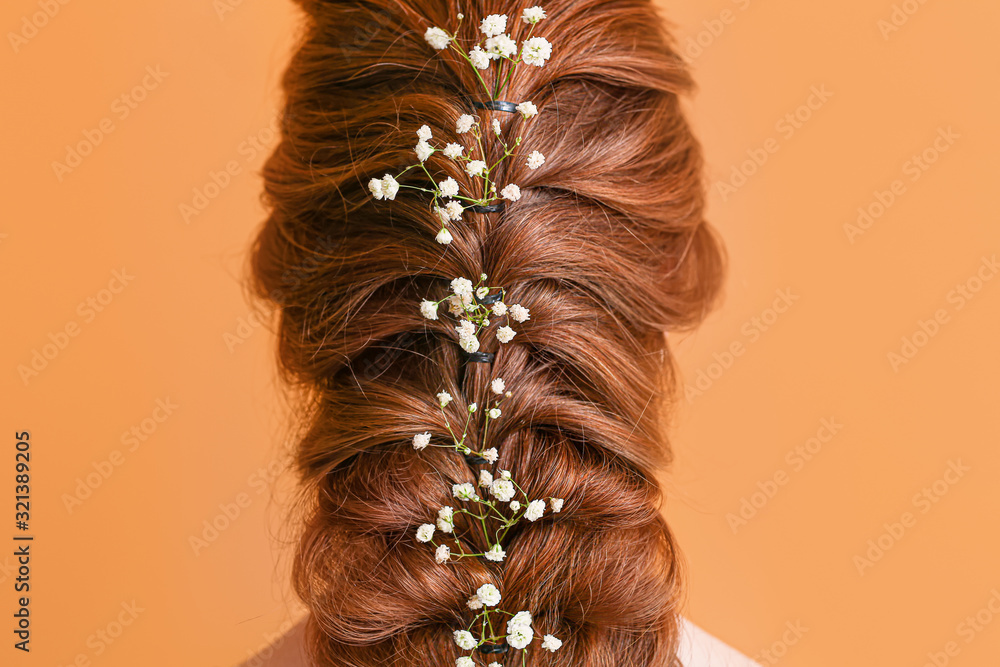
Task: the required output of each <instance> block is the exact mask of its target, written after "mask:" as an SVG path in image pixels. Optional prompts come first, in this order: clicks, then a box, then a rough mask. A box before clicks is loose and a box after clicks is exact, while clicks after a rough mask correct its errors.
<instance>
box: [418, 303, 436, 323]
mask: <svg viewBox="0 0 1000 667" xmlns="http://www.w3.org/2000/svg"><path fill="white" fill-rule="evenodd" d="M420 314H421V315H423V316H424V317H425V318H427V319H428V320H436V319H437V318H438V305H437V304H436V303H434V302H433V301H428V300H427V299H424V300H423V301H421V302H420Z"/></svg>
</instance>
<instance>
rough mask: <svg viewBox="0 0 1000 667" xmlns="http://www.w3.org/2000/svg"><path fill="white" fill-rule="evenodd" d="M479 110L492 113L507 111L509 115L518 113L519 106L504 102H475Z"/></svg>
mask: <svg viewBox="0 0 1000 667" xmlns="http://www.w3.org/2000/svg"><path fill="white" fill-rule="evenodd" d="M472 105H473V106H474V107H476V108H477V109H489V110H490V111H506V112H507V113H517V105H516V104H514V103H513V102H504V101H502V100H487V101H486V102H473V103H472Z"/></svg>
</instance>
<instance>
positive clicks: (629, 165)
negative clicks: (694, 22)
mask: <svg viewBox="0 0 1000 667" xmlns="http://www.w3.org/2000/svg"><path fill="white" fill-rule="evenodd" d="M300 1H301V5H302V7H303V8H304V9H305V11H306V14H307V27H306V32H305V35H304V37H303V39H302V43H301V45H300V47H299V49H298V51H297V53H296V54H295V56H294V57H293V59H292V62H291V63H290V65H289V67H288V70H287V73H286V76H285V79H284V88H285V93H286V96H287V105H286V109H285V125H284V133H283V137H282V141H281V143H280V145H279V147H278V148H277V149H276V151H275V153H274V154H273V156H272V157H271V158H270V160H269V161H268V163H267V165H266V168H265V179H266V201H267V203H268V205H269V207H270V210H271V214H270V217H269V219H268V221H267V223H266V225H265V226H264V228H263V229H262V230H261V232H260V234H259V237H258V239H257V243H256V246H255V252H254V257H253V271H254V278H255V285H256V289H257V292H258V294H259V295H260V296H261V297H263V298H264V299H266V300H268V301H270V302H273V303H274V304H276V305H277V306H279V307H280V324H279V327H278V339H279V353H280V359H281V364H282V369H283V371H284V372H285V374H286V378H287V379H288V380H289V382H291V383H293V384H294V385H296V386H298V387H301V388H302V389H303V390H304V392H303V393H304V395H305V396H306V397H307V398H306V399H305V400H306V405H305V408H304V409H305V416H304V420H305V422H306V428H305V429H304V431H303V435H302V437H301V440H300V442H299V443H298V445H297V456H296V461H297V465H298V469H299V472H300V474H301V477H302V484H303V489H304V491H303V493H304V497H305V499H306V503H307V507H306V514H307V519H306V522H305V526H304V529H303V532H302V536H301V541H300V543H299V547H298V553H297V557H296V563H295V573H294V577H295V586H296V590H297V592H298V594H299V595H300V596H301V598H302V599H303V601H304V602H305V603H306V604H307V606H308V607H309V609H310V611H311V615H310V622H309V636H310V652H311V656H312V660H313V661H314V663H315V664H317V665H323V666H327V665H330V666H333V665H337V666H348V665H350V666H355V667H362V666H364V667H369V666H372V667H373V666H375V665H379V666H386V665H404V664H405V665H413V664H420V665H442V666H444V665H453V664H455V656H456V655H457V649H456V646H455V642H454V640H453V637H452V631H453V630H454V629H455V628H464V627H466V626H467V625H468V623H469V621H470V620H471V618H472V617H473V616H474V612H473V611H471V610H470V609H469V607H468V606H467V605H466V603H467V601H468V600H469V597H470V595H472V594H473V593H475V591H476V590H477V588H479V587H480V586H482V585H483V584H486V583H492V584H494V585H495V586H496V587H497V588H498V589H499V590H500V591H501V592H502V593H503V604H504V606H505V607H506V608H507V609H509V610H510V611H517V610H519V609H530V610H531V611H532V614H533V617H534V625H535V627H536V628H537V629H538V631H539V632H545V633H551V634H553V635H555V636H557V637H559V638H561V639H562V640H563V646H562V647H561V648H560V649H559V650H558V651H555V652H549V651H542V650H538V649H537V648H532V649H531V650H529V651H528V652H527V653H523V654H522V655H518V654H517V652H514V651H510V652H509V653H507V654H506V655H503V654H500V655H495V656H493V655H478V657H476V661H477V664H482V665H487V664H489V663H492V662H494V661H496V662H499V663H503V664H505V665H507V667H514V665H519V664H522V660H523V664H524V665H531V666H535V665H565V666H567V667H568V666H570V665H572V666H574V667H579V666H588V667H589V666H595V667H596V666H601V667H604V666H607V667H612V666H614V667H619V666H625V665H634V666H637V667H638V666H640V665H641V666H642V667H648V666H650V665H655V666H661V665H671V664H673V663H674V658H673V656H674V653H675V650H676V641H677V620H676V619H677V611H678V610H677V604H678V599H679V590H680V589H679V572H678V564H679V556H678V554H677V552H676V550H675V546H674V543H673V540H672V538H671V535H670V532H669V530H668V529H667V526H666V524H665V522H664V520H663V519H662V517H661V515H660V513H659V504H660V500H661V493H660V489H659V486H658V484H657V481H656V474H657V470H658V469H659V468H660V467H661V466H663V465H665V464H666V463H667V462H668V461H669V455H668V449H667V447H666V442H665V438H664V436H663V434H662V418H663V417H664V415H665V413H666V410H667V408H669V405H670V402H671V397H672V396H673V381H672V374H671V358H670V355H669V351H668V350H667V347H666V341H665V337H664V333H665V332H666V331H668V330H670V331H675V330H679V329H684V328H689V327H691V326H694V325H695V324H697V323H698V322H699V321H700V320H701V319H702V317H703V316H704V314H705V313H706V312H707V310H708V309H709V307H710V306H711V303H712V301H713V299H714V298H715V296H716V294H717V292H718V289H719V284H720V281H721V273H722V254H721V249H720V247H719V245H718V243H717V241H716V239H715V237H714V234H713V233H712V231H711V229H710V228H709V226H708V225H707V224H706V223H705V222H704V220H703V217H702V209H703V197H704V190H703V183H702V180H701V170H702V164H701V153H700V148H699V145H698V143H697V142H696V140H695V139H694V138H693V136H692V134H691V132H690V130H689V128H688V125H687V124H686V122H685V120H684V118H683V115H682V113H681V110H680V106H679V98H678V96H679V95H682V94H684V93H686V92H687V91H689V89H690V88H691V86H692V83H691V80H690V78H689V75H688V73H687V71H686V69H685V67H684V66H683V64H682V62H681V61H680V59H679V58H678V57H677V55H676V53H675V52H674V51H673V50H672V49H671V45H670V41H669V37H668V36H667V34H666V33H665V31H664V29H663V27H662V24H661V21H660V19H659V17H658V16H657V15H656V13H655V11H654V9H653V7H652V5H651V3H650V2H649V0H551V1H550V2H548V3H546V4H545V6H544V7H545V10H546V12H547V17H546V19H545V22H544V34H545V36H546V38H547V39H549V41H551V42H552V43H553V44H555V45H557V48H556V49H555V50H554V52H553V54H552V58H551V60H550V61H549V62H548V63H546V65H545V66H544V67H530V66H522V67H521V68H520V69H519V70H518V74H517V76H516V77H514V79H513V80H512V83H511V85H510V88H509V89H508V91H507V93H506V94H505V99H508V100H511V101H514V102H519V101H522V100H531V101H533V102H534V104H535V105H536V106H537V108H538V109H539V115H538V117H537V118H534V119H532V120H531V124H530V126H529V125H527V124H526V121H525V119H523V118H522V117H521V116H520V115H519V114H510V113H506V112H502V111H486V110H482V111H478V112H476V113H477V114H478V117H479V120H480V123H481V125H483V126H484V127H487V128H488V127H489V126H490V123H491V121H492V119H493V118H496V119H498V120H500V122H501V127H502V132H503V134H504V136H505V137H506V138H507V139H508V141H511V140H513V138H514V137H517V136H523V137H524V140H523V142H522V144H521V146H520V148H519V151H518V154H519V155H521V154H524V155H527V154H528V153H530V152H531V151H534V150H537V151H540V152H541V153H543V154H544V155H545V156H546V160H545V163H544V164H543V165H541V166H540V167H537V168H536V169H531V168H529V167H528V166H527V165H526V164H525V160H524V159H523V157H519V158H516V159H514V158H512V159H510V160H507V161H505V162H503V163H502V166H501V168H500V171H499V172H498V174H497V181H498V183H500V184H504V183H517V184H518V185H520V189H521V198H520V199H519V200H517V201H514V202H511V201H508V202H506V204H507V205H506V207H505V208H504V210H502V211H501V212H496V213H472V212H468V211H467V212H466V213H465V214H464V215H463V217H462V220H461V221H459V222H453V223H451V225H450V230H451V233H452V235H453V240H452V241H451V243H450V244H449V245H447V246H445V245H442V244H440V243H438V242H436V241H435V234H436V233H437V232H438V230H439V228H440V226H441V221H440V220H439V219H438V218H437V216H436V215H434V214H433V213H432V212H431V211H430V206H429V205H430V197H429V196H426V195H423V194H420V193H417V192H416V191H410V190H406V191H405V192H406V194H405V196H403V194H402V193H403V191H400V192H401V194H400V196H398V197H396V198H395V200H393V201H375V200H373V198H372V197H371V195H370V194H369V193H368V192H367V190H366V183H367V182H368V180H369V179H370V178H372V177H379V176H381V175H382V174H383V173H385V172H387V171H389V172H398V171H399V170H400V169H401V168H403V167H405V166H407V165H409V164H412V163H413V162H414V156H413V144H414V143H415V140H416V139H415V136H416V135H415V134H414V132H415V131H416V129H417V128H418V127H420V126H421V125H427V126H429V128H430V129H431V131H432V132H433V134H434V136H435V137H442V138H444V140H446V141H449V142H457V143H462V144H463V145H464V148H465V149H466V151H467V152H470V151H472V150H473V149H474V148H475V146H474V142H473V141H472V140H471V139H470V137H469V135H458V134H456V132H455V122H456V119H457V118H458V117H459V116H460V115H462V114H467V113H472V112H473V111H472V109H473V107H472V102H473V101H476V100H481V99H483V93H482V89H481V87H480V84H479V82H478V81H477V79H476V76H475V73H474V72H473V71H472V70H471V68H469V67H468V64H467V63H463V62H461V61H460V60H459V59H457V58H442V57H439V56H438V54H436V53H435V51H434V50H432V49H431V48H430V47H429V46H428V43H427V42H426V41H425V40H424V38H423V34H424V31H425V30H426V28H427V27H428V26H431V25H448V24H449V22H450V21H452V20H453V17H454V15H455V14H457V13H458V12H459V11H461V12H463V13H464V15H465V19H464V22H463V23H462V28H461V33H460V36H461V35H463V34H464V35H466V36H469V37H471V36H472V35H473V33H474V31H475V30H476V28H477V26H478V25H479V22H480V20H481V19H482V18H483V17H485V16H487V15H488V14H494V13H507V14H509V15H510V16H512V17H515V18H516V17H517V16H519V15H520V13H521V11H522V10H523V9H524V8H526V7H529V6H531V5H532V4H534V3H523V2H509V3H502V2H482V1H472V2H464V3H454V2H445V1H443V0H410V1H402V0H400V1H398V2H394V1H392V0H372V1H370V2H352V1H338V2H333V1H319V0H308V1H307V0H300ZM525 28H526V27H525V26H523V25H513V24H512V25H511V26H510V29H511V30H512V31H513V32H514V34H513V35H512V36H513V37H515V39H516V38H517V34H516V33H517V32H518V31H519V30H522V29H525ZM490 72H491V70H490V71H486V70H484V71H483V74H482V75H483V76H484V78H486V83H487V84H488V85H492V84H493V82H492V80H491V79H489V78H488V77H489V76H490V75H491V74H490ZM485 150H486V152H487V155H490V154H493V155H492V158H493V159H494V160H495V159H496V158H497V157H499V153H497V152H496V147H495V146H494V145H490V144H487V145H486V146H485ZM426 164H427V165H428V169H429V170H430V171H431V173H440V174H442V175H448V176H451V177H453V178H454V179H455V180H456V181H457V182H458V184H459V186H460V188H461V189H462V190H463V191H465V192H469V191H473V190H474V189H475V188H476V187H477V185H476V179H475V178H474V177H472V176H470V175H469V174H468V173H466V172H465V171H464V170H463V169H461V166H460V165H459V164H458V163H456V162H455V161H453V160H448V159H446V158H445V157H443V156H442V155H441V154H440V152H438V153H435V154H434V155H432V156H431V157H430V158H429V159H428V160H427V163H426ZM422 178H423V179H425V178H426V177H425V176H424V174H423V173H422V172H420V171H417V172H415V173H408V174H407V175H406V176H404V177H401V178H400V183H402V184H404V185H406V184H407V183H420V182H421V179H422ZM480 274H486V275H487V276H488V277H489V284H491V285H502V286H503V289H504V290H505V291H504V294H505V301H507V302H508V303H515V302H516V303H520V304H523V305H524V306H526V307H528V308H529V309H530V313H531V315H530V319H529V320H528V321H526V322H523V323H522V324H519V325H518V328H517V334H516V336H515V338H514V339H513V340H512V341H511V342H509V343H507V344H501V343H499V342H498V340H497V338H496V337H495V335H494V334H495V332H496V331H497V329H498V327H499V326H500V325H501V321H500V320H501V318H494V320H495V321H493V322H491V323H490V324H489V326H488V328H487V330H486V331H485V332H484V333H483V334H482V335H481V336H480V338H481V340H482V351H483V352H487V353H494V354H495V355H496V357H495V361H494V362H493V363H473V362H470V360H469V358H468V355H467V354H466V353H465V352H463V350H462V349H461V348H460V347H459V345H458V344H457V342H456V341H457V335H456V332H455V327H454V324H455V321H454V319H452V318H448V317H445V316H442V317H441V318H439V319H438V320H430V319H426V318H425V317H423V316H422V315H421V313H420V310H419V309H418V306H419V304H420V302H421V300H423V299H431V300H433V301H438V300H440V299H444V298H445V297H447V296H448V294H449V284H450V283H451V281H452V280H453V279H454V278H457V277H466V278H470V279H472V281H473V282H475V280H476V279H477V278H478V277H479V276H480ZM442 315H443V313H442ZM497 377H502V378H504V379H505V380H506V381H507V386H508V388H509V389H510V390H511V396H510V397H509V398H507V399H506V400H505V401H504V403H503V416H502V418H500V419H498V420H496V422H495V423H491V424H490V427H489V430H488V434H487V437H486V440H487V441H485V442H483V441H481V440H482V433H481V431H479V430H478V429H472V430H470V431H469V434H468V440H467V441H466V442H467V444H468V445H469V446H470V447H471V448H472V449H473V450H477V451H481V450H483V449H485V448H486V447H496V449H497V450H498V451H499V461H498V462H497V463H496V465H489V464H486V465H482V464H470V463H469V462H468V461H467V460H466V458H464V457H463V456H462V454H461V453H459V452H457V451H455V450H453V449H447V448H441V447H429V448H427V449H424V450H421V451H417V450H416V449H415V448H414V447H413V446H412V444H411V443H412V441H413V436H414V434H416V433H420V432H429V433H431V434H432V438H433V439H434V440H440V441H442V442H445V441H446V438H447V433H448V429H449V428H450V427H454V426H455V425H456V424H458V423H461V421H462V420H463V419H465V416H466V415H468V406H469V404H470V403H472V402H478V403H479V405H483V406H486V405H487V404H488V401H489V400H490V397H491V393H490V392H491V389H490V386H491V382H492V381H493V380H494V379H495V378H497ZM441 391H446V392H448V393H450V394H451V395H452V396H453V397H454V400H453V402H452V403H450V404H449V405H448V406H447V408H445V409H444V410H442V409H441V408H440V406H439V405H438V403H437V401H436V399H435V395H436V394H437V393H438V392H441ZM482 469H486V470H492V471H493V472H494V473H496V471H497V470H499V469H505V470H509V471H510V472H511V474H512V476H513V479H515V480H517V483H518V484H519V485H520V486H521V488H522V489H523V490H524V492H525V493H526V495H527V496H528V497H530V498H549V497H555V498H564V499H565V506H564V507H563V508H562V511H561V512H559V513H554V512H548V513H546V514H545V515H544V516H543V517H542V518H540V519H538V520H537V521H533V522H520V523H517V524H515V525H514V526H513V527H512V528H511V530H510V531H509V532H508V533H507V534H506V535H505V537H504V540H503V546H504V549H505V550H506V558H505V559H504V560H503V562H491V561H488V560H486V559H484V558H461V559H456V560H454V561H452V562H448V563H446V564H440V563H437V562H435V557H434V550H433V549H432V548H428V545H426V544H420V543H418V542H417V541H416V540H415V539H414V530H415V528H416V527H417V526H419V525H420V524H423V523H426V522H433V521H434V517H435V516H436V514H437V511H438V509H439V508H441V507H442V506H446V505H455V504H456V502H457V501H456V500H455V499H454V498H453V497H452V485H453V484H459V483H465V482H468V483H471V484H473V485H475V484H476V483H477V475H478V474H479V470H482ZM455 534H456V535H459V534H461V535H462V539H463V540H465V542H466V545H465V548H466V549H467V550H469V551H471V552H476V551H480V552H481V551H484V550H486V549H487V548H488V546H489V545H488V543H487V541H486V537H485V534H484V533H483V531H482V530H479V527H478V526H477V525H474V522H473V521H471V520H470V519H469V517H468V516H464V515H458V514H456V519H455ZM536 646H537V644H536Z"/></svg>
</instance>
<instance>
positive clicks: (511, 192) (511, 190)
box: [500, 183, 521, 201]
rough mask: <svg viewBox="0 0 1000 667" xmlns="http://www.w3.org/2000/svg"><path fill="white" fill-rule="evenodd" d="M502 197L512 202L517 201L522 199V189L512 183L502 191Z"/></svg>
mask: <svg viewBox="0 0 1000 667" xmlns="http://www.w3.org/2000/svg"><path fill="white" fill-rule="evenodd" d="M500 196H501V197H503V198H504V199H509V200H510V201H517V200H518V199H520V198H521V188H519V187H517V186H516V185H514V184H513V183H511V184H510V185H508V186H507V187H505V188H504V189H503V190H501V191H500Z"/></svg>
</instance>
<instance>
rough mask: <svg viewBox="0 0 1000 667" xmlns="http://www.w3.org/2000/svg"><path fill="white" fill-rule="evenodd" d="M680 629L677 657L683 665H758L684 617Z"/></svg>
mask: <svg viewBox="0 0 1000 667" xmlns="http://www.w3.org/2000/svg"><path fill="white" fill-rule="evenodd" d="M680 629H681V637H680V640H681V641H680V647H679V648H678V650H677V657H678V658H680V661H681V663H682V664H683V665H684V667H760V665H759V664H757V663H756V662H754V661H753V660H751V659H750V658H748V657H746V656H745V655H743V654H742V653H740V652H739V651H737V650H736V649H734V648H733V647H732V646H729V645H728V644H726V643H724V642H722V641H721V640H719V639H716V638H715V637H713V636H712V635H710V634H708V633H707V632H705V631H704V630H702V629H701V628H699V627H698V626H697V625H695V624H694V623H692V622H691V621H689V620H687V619H686V618H682V619H681V628H680Z"/></svg>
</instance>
